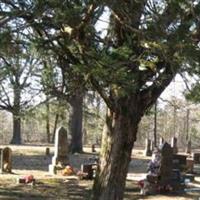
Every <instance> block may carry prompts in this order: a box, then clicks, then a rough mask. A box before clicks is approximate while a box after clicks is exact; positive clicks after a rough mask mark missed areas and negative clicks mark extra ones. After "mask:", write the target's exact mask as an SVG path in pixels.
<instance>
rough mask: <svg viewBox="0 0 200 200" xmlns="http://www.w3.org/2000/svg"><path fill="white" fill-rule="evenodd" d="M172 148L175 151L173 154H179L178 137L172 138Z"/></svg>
mask: <svg viewBox="0 0 200 200" xmlns="http://www.w3.org/2000/svg"><path fill="white" fill-rule="evenodd" d="M171 147H172V149H173V153H174V154H176V153H178V147H177V138H176V137H172V139H171Z"/></svg>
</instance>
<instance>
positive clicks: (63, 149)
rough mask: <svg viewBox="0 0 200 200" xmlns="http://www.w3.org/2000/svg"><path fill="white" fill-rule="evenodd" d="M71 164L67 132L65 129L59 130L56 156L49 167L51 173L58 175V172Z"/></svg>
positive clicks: (55, 147) (56, 136)
mask: <svg viewBox="0 0 200 200" xmlns="http://www.w3.org/2000/svg"><path fill="white" fill-rule="evenodd" d="M68 164H69V147H68V138H67V131H66V130H65V128H64V127H60V128H58V129H57V131H56V134H55V146H54V156H53V158H52V164H51V165H49V172H50V173H51V174H56V173H57V170H61V169H64V168H65V167H66V165H68Z"/></svg>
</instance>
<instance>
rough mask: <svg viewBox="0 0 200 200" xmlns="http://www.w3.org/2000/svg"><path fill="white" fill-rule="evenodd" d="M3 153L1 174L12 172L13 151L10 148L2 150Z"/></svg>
mask: <svg viewBox="0 0 200 200" xmlns="http://www.w3.org/2000/svg"><path fill="white" fill-rule="evenodd" d="M0 153H1V164H0V169H1V173H4V172H7V173H11V172H12V150H11V149H10V148H9V147H5V148H2V149H0Z"/></svg>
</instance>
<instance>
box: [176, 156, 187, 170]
mask: <svg viewBox="0 0 200 200" xmlns="http://www.w3.org/2000/svg"><path fill="white" fill-rule="evenodd" d="M186 166H187V155H181V154H173V168H174V169H179V170H181V171H182V170H184V169H186Z"/></svg>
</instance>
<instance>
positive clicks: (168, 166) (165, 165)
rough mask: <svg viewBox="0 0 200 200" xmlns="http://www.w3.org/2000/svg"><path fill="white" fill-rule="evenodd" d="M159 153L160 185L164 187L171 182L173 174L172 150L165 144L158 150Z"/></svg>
mask: <svg viewBox="0 0 200 200" xmlns="http://www.w3.org/2000/svg"><path fill="white" fill-rule="evenodd" d="M160 151H161V164H160V173H159V174H160V180H159V183H160V184H161V185H166V184H168V183H170V181H171V180H172V174H173V163H172V159H173V149H172V148H171V146H170V145H169V144H168V143H167V142H165V143H163V145H162V146H161V148H160Z"/></svg>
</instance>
